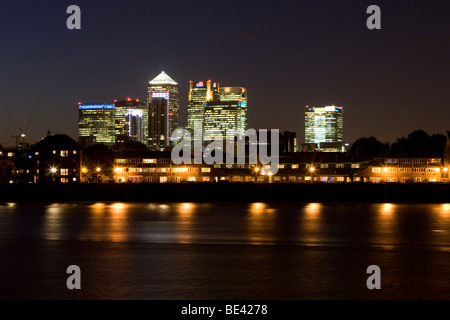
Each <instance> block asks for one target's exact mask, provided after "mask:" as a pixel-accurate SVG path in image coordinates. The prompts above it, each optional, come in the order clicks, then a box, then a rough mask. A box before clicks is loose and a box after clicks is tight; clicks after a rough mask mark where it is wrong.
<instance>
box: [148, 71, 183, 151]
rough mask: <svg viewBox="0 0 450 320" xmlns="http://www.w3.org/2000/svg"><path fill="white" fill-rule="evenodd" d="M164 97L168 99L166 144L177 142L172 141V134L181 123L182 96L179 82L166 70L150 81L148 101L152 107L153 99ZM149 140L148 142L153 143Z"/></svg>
mask: <svg viewBox="0 0 450 320" xmlns="http://www.w3.org/2000/svg"><path fill="white" fill-rule="evenodd" d="M153 98H156V99H160V98H163V99H165V100H167V119H166V129H165V130H166V133H165V134H164V135H165V139H166V146H169V145H174V144H176V141H172V139H171V135H172V132H173V131H175V130H176V129H177V128H178V127H179V125H180V116H179V112H180V98H179V93H178V83H177V82H175V81H174V80H173V79H172V78H171V77H169V75H167V74H166V73H165V72H164V71H163V72H161V73H160V74H159V75H158V76H157V77H156V78H154V79H153V80H152V81H150V82H149V83H148V94H147V102H148V106H149V107H150V106H151V104H152V99H153ZM151 143H153V142H150V141H148V144H149V145H151Z"/></svg>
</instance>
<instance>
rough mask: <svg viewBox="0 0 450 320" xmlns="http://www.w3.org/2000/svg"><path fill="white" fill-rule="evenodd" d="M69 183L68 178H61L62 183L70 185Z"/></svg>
mask: <svg viewBox="0 0 450 320" xmlns="http://www.w3.org/2000/svg"><path fill="white" fill-rule="evenodd" d="M68 182H69V179H67V178H61V183H68Z"/></svg>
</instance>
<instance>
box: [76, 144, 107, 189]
mask: <svg viewBox="0 0 450 320" xmlns="http://www.w3.org/2000/svg"><path fill="white" fill-rule="evenodd" d="M82 165H83V168H85V169H87V170H83V171H86V172H83V174H84V175H85V179H86V180H87V181H89V182H96V181H97V177H99V181H103V180H105V179H112V177H113V173H114V172H113V167H114V152H113V151H112V150H111V149H109V148H108V147H107V146H106V145H104V144H101V143H99V144H94V145H93V146H91V147H88V148H85V149H84V150H83V152H82ZM97 168H100V171H97Z"/></svg>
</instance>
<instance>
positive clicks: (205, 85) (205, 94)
mask: <svg viewBox="0 0 450 320" xmlns="http://www.w3.org/2000/svg"><path fill="white" fill-rule="evenodd" d="M219 100H220V95H219V84H218V83H217V82H213V81H212V80H208V81H199V82H193V81H190V82H189V102H188V123H187V127H186V129H187V130H189V131H190V132H191V134H193V133H194V128H195V126H196V125H197V126H198V127H199V128H203V118H204V115H203V111H204V106H205V102H209V101H219ZM193 138H194V140H195V139H199V140H201V139H202V137H201V136H200V135H199V133H197V135H196V136H194V137H193Z"/></svg>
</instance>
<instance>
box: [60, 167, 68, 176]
mask: <svg viewBox="0 0 450 320" xmlns="http://www.w3.org/2000/svg"><path fill="white" fill-rule="evenodd" d="M61 175H62V176H67V175H69V169H61Z"/></svg>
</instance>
